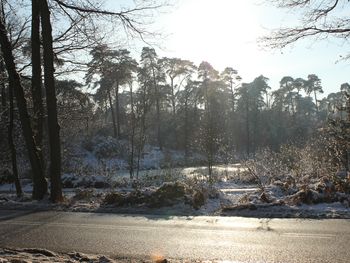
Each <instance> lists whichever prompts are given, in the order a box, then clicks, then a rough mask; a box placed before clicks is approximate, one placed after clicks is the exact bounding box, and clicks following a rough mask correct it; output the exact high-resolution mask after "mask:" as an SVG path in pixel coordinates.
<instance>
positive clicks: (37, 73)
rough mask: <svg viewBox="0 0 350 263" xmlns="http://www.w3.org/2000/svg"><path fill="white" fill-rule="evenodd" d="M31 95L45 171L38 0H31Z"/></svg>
mask: <svg viewBox="0 0 350 263" xmlns="http://www.w3.org/2000/svg"><path fill="white" fill-rule="evenodd" d="M31 44H32V86H31V88H32V90H31V91H32V97H33V108H34V116H33V132H34V138H35V143H36V145H37V147H38V153H39V158H40V161H41V163H42V167H43V170H44V171H45V164H44V158H43V149H42V148H43V147H42V146H43V145H42V144H43V143H42V141H43V123H44V120H43V118H44V106H43V98H42V87H41V55H40V1H39V0H32V32H31Z"/></svg>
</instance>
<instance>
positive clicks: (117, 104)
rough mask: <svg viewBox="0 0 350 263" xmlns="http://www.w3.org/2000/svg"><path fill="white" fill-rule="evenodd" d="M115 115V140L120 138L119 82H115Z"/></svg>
mask: <svg viewBox="0 0 350 263" xmlns="http://www.w3.org/2000/svg"><path fill="white" fill-rule="evenodd" d="M115 115H116V122H117V139H119V137H120V112H119V82H118V81H117V84H116V87H115Z"/></svg>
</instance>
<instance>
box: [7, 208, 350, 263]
mask: <svg viewBox="0 0 350 263" xmlns="http://www.w3.org/2000/svg"><path fill="white" fill-rule="evenodd" d="M0 247H17V248H18V247H19V248H23V247H39V248H46V249H50V250H53V251H56V252H71V251H79V252H84V253H90V254H105V255H109V256H112V257H131V258H143V259H149V258H150V257H151V256H154V255H162V256H164V257H166V258H176V259H187V260H197V259H202V260H229V261H234V262H318V263H319V262H347V263H348V262H350V249H349V248H350V220H330V219H328V220H298V219H271V220H269V219H253V218H239V217H165V216H148V215H139V216H134V215H133V216H130V215H116V214H102V213H68V212H30V211H21V212H20V211H5V210H4V211H0Z"/></svg>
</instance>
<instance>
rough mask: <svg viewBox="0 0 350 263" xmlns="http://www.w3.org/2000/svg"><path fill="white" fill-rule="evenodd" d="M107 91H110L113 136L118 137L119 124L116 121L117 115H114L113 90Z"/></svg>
mask: <svg viewBox="0 0 350 263" xmlns="http://www.w3.org/2000/svg"><path fill="white" fill-rule="evenodd" d="M107 93H108V101H109V107H110V108H111V113H112V122H113V136H114V138H117V125H116V123H115V116H114V111H113V103H112V96H111V91H110V90H108V91H107Z"/></svg>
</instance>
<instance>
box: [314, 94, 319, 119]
mask: <svg viewBox="0 0 350 263" xmlns="http://www.w3.org/2000/svg"><path fill="white" fill-rule="evenodd" d="M314 96H315V105H316V112H317V113H318V105H317V96H316V90H314Z"/></svg>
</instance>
